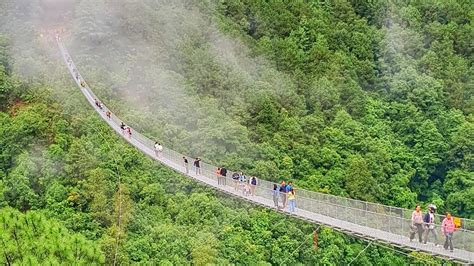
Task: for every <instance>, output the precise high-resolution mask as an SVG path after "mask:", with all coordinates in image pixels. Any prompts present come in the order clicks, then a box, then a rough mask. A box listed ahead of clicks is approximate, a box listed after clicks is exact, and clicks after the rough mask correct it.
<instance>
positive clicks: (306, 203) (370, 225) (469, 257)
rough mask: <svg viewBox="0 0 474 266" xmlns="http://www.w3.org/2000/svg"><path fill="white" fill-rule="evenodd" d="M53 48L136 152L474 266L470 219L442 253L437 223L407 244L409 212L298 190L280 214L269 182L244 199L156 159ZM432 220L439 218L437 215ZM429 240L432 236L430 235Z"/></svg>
mask: <svg viewBox="0 0 474 266" xmlns="http://www.w3.org/2000/svg"><path fill="white" fill-rule="evenodd" d="M56 43H57V45H58V47H59V50H60V52H61V56H62V58H63V60H64V62H65V63H66V65H67V67H68V69H69V72H70V74H71V75H72V77H73V79H74V81H75V82H76V84H77V86H78V87H79V89H80V90H81V92H82V93H83V94H84V96H85V98H86V99H87V101H88V102H89V103H90V104H91V105H92V106H93V107H94V109H95V111H96V112H97V113H98V114H99V115H100V117H101V118H102V119H103V120H104V121H105V122H106V123H107V124H109V126H110V127H111V128H112V129H113V130H115V131H116V132H117V134H118V135H120V136H122V137H123V138H124V139H125V140H126V141H127V142H129V143H130V144H131V145H133V146H134V147H135V148H137V149H138V150H140V151H141V152H143V153H144V154H146V155H148V156H149V157H151V158H152V159H154V160H157V161H159V162H161V163H162V164H164V165H166V166H168V167H170V168H171V169H174V170H175V171H177V172H178V173H181V174H183V175H185V176H187V177H189V178H192V179H194V180H196V181H199V182H202V183H204V184H205V185H207V186H210V187H213V188H214V189H217V190H219V191H222V192H224V193H227V194H229V195H232V196H235V197H238V198H241V199H242V200H246V201H249V202H251V203H254V204H257V205H260V206H262V207H265V208H270V209H273V210H275V211H279V212H282V213H285V214H287V215H291V216H293V217H296V218H299V219H303V220H306V221H309V222H312V223H317V224H324V225H326V226H329V227H332V228H334V229H336V230H338V231H341V232H343V233H346V234H350V235H353V236H355V237H358V238H362V239H365V240H368V241H376V242H379V243H384V244H387V245H389V246H392V247H395V248H399V249H403V250H409V251H418V252H424V253H427V254H431V255H433V256H436V257H439V258H444V259H448V260H451V261H454V262H457V263H462V264H474V231H472V230H473V228H474V221H473V220H469V219H462V226H461V228H459V229H458V230H457V231H455V232H454V236H453V243H454V247H455V249H454V251H453V252H450V251H449V250H445V249H444V248H443V245H442V244H443V242H444V236H443V235H442V234H441V231H440V229H439V225H440V220H439V219H436V220H437V228H436V229H437V231H438V238H439V240H438V241H439V242H437V243H434V242H433V239H430V241H429V242H428V243H427V244H422V243H419V242H418V241H413V242H411V241H410V239H409V237H408V236H409V233H410V229H411V213H412V211H413V210H409V209H403V208H397V207H392V206H386V205H381V204H376V203H371V202H365V201H359V200H354V199H350V198H344V197H338V196H333V195H328V194H323V193H318V192H313V191H306V190H303V189H298V190H297V194H296V202H297V208H296V211H295V212H289V211H287V210H285V209H279V208H275V205H274V202H273V200H272V190H273V184H274V183H272V182H268V181H265V180H259V182H258V185H257V186H256V189H255V195H254V196H247V195H244V194H243V193H242V190H241V189H240V188H236V186H234V183H233V179H231V178H228V177H226V178H225V181H224V182H218V178H217V176H216V169H217V167H216V166H213V165H210V164H207V163H205V162H201V167H200V170H201V173H200V174H196V172H195V171H194V169H189V171H188V169H187V166H185V164H184V162H183V156H185V155H183V154H180V153H178V152H176V151H174V150H172V149H169V148H167V147H164V148H163V151H162V152H160V154H159V156H157V155H156V152H155V149H154V143H155V142H154V141H152V140H151V139H149V138H148V137H145V136H144V135H142V134H140V133H139V132H137V131H135V130H133V129H132V134H131V135H129V134H128V133H126V132H124V130H123V129H122V128H121V127H120V125H121V123H122V120H120V119H119V118H118V117H116V116H115V115H114V114H113V112H111V110H109V109H108V108H107V107H106V106H105V105H104V104H103V103H102V102H101V103H102V106H100V107H99V106H97V104H96V103H97V102H96V101H97V100H99V101H100V99H99V98H98V97H97V96H96V95H95V94H94V93H93V91H92V90H91V88H90V87H89V86H88V85H87V83H86V82H85V79H83V77H82V76H81V74H80V72H79V70H78V69H77V67H76V66H75V64H74V62H73V60H72V58H71V56H70V54H69V52H68V51H67V49H66V47H65V46H64V45H63V43H62V41H61V39H60V37H59V36H58V35H57V36H56ZM109 112H110V113H109ZM186 158H188V160H189V161H190V164H192V160H191V157H189V156H186ZM190 166H191V165H190ZM190 168H191V167H190ZM232 174H233V172H232V171H228V172H227V176H232ZM437 217H441V218H442V216H439V215H437ZM431 238H433V237H432V236H431ZM435 244H440V245H435Z"/></svg>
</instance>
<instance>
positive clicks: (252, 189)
mask: <svg viewBox="0 0 474 266" xmlns="http://www.w3.org/2000/svg"><path fill="white" fill-rule="evenodd" d="M257 184H258V181H257V178H256V177H255V176H252V177H251V178H250V194H251V195H252V196H255V189H256V188H257Z"/></svg>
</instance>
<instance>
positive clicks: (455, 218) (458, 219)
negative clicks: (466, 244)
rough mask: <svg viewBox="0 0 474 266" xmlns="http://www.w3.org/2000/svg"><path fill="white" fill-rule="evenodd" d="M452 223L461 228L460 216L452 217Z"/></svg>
mask: <svg viewBox="0 0 474 266" xmlns="http://www.w3.org/2000/svg"><path fill="white" fill-rule="evenodd" d="M453 223H454V227H456V228H461V225H462V224H461V218H459V217H453Z"/></svg>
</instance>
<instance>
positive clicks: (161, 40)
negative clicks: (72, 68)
mask: <svg viewBox="0 0 474 266" xmlns="http://www.w3.org/2000/svg"><path fill="white" fill-rule="evenodd" d="M217 5H218V1H205V2H199V3H198V1H188V0H174V1H168V0H158V1H154V0H153V1H152V0H149V1H135V0H122V1H109V0H99V1H96V0H32V1H29V0H28V1H27V0H6V1H3V2H2V4H0V7H1V9H2V10H3V11H2V12H3V13H1V14H2V22H4V23H2V25H3V26H2V27H1V28H0V29H1V32H2V33H3V34H5V35H7V36H8V37H9V38H10V41H11V43H12V47H13V49H12V50H11V53H12V58H13V61H14V71H15V73H16V74H18V75H21V76H23V77H27V78H28V79H34V80H35V81H41V82H47V83H48V84H50V85H51V86H52V87H53V90H54V91H55V95H56V96H57V97H60V98H63V99H60V100H61V101H65V102H69V104H70V105H71V104H78V103H79V102H78V101H77V100H72V99H69V98H70V90H73V86H71V84H72V82H71V80H70V78H69V79H68V76H67V71H66V68H65V67H64V66H62V64H61V61H60V58H59V56H58V51H57V49H56V47H55V46H54V43H53V42H52V40H51V37H50V35H51V32H52V31H54V30H58V29H59V30H60V31H61V32H62V34H61V35H62V39H63V41H64V43H65V45H66V47H67V48H68V50H69V52H70V54H71V56H72V58H73V60H74V61H75V63H76V65H77V66H78V68H79V70H80V71H81V73H82V75H83V76H84V77H85V79H86V80H87V82H88V83H89V85H90V86H91V88H92V89H93V90H94V92H95V93H96V94H97V95H98V96H99V97H100V98H101V99H102V100H103V101H104V103H105V104H106V105H108V106H110V107H111V108H112V110H114V112H116V113H117V115H118V116H119V117H121V118H122V119H124V121H125V122H126V123H128V124H131V125H132V126H134V127H136V128H138V129H140V130H141V131H143V132H144V133H146V134H148V135H149V136H153V137H154V138H155V139H157V140H159V141H161V142H162V143H164V144H165V145H168V146H170V147H173V148H176V149H178V150H180V151H182V152H187V153H191V154H192V155H199V156H203V157H205V158H206V157H207V158H212V159H216V158H219V157H221V156H224V155H227V154H230V153H239V152H245V151H247V152H248V150H250V149H252V145H250V140H249V137H248V130H247V128H245V127H244V126H242V125H241V124H239V122H238V121H237V120H236V119H235V117H239V115H241V114H240V113H243V112H244V111H245V109H246V108H248V106H247V105H248V99H247V98H248V97H251V96H252V95H253V94H255V93H256V92H257V91H261V92H263V93H269V94H275V95H277V96H278V95H281V97H284V96H283V95H284V94H285V93H286V94H287V93H288V90H291V89H292V88H294V87H295V86H294V85H293V84H292V82H291V81H289V80H288V77H286V76H285V75H284V74H282V73H278V71H276V70H275V68H274V67H272V66H271V65H270V64H268V63H267V62H266V60H264V59H262V58H258V57H253V56H250V51H249V49H248V48H247V47H246V46H245V45H244V44H242V43H241V42H240V41H239V40H236V38H231V37H229V36H226V35H225V34H223V33H221V31H220V30H219V26H218V24H217V22H216V18H215V16H214V12H215V9H216V8H217ZM65 85H67V86H68V87H70V89H68V90H65V89H64V86H65ZM69 108H73V107H71V106H70V107H69ZM216 124H219V125H221V126H219V127H217V128H216ZM226 129H228V130H229V134H226V133H222V132H219V131H222V130H226ZM236 139H239V141H238V142H240V143H243V144H242V145H239V146H235V145H234V144H233V143H235V140H236Z"/></svg>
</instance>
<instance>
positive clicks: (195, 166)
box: [193, 157, 201, 175]
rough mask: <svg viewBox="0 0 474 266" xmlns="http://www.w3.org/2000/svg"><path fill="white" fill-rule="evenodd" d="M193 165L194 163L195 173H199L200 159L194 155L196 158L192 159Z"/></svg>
mask: <svg viewBox="0 0 474 266" xmlns="http://www.w3.org/2000/svg"><path fill="white" fill-rule="evenodd" d="M193 165H194V169H195V170H196V175H199V174H201V159H199V158H198V157H196V159H195V160H194V163H193Z"/></svg>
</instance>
